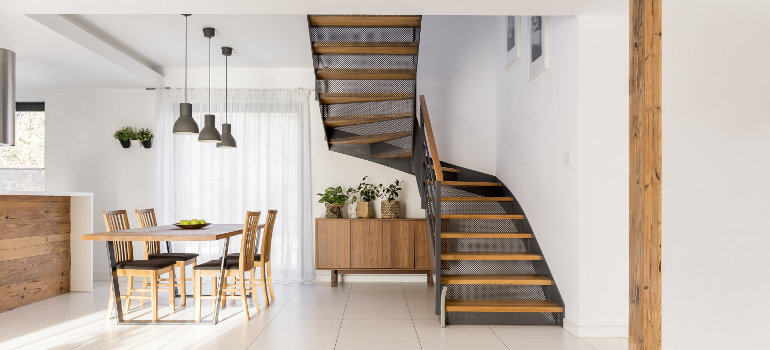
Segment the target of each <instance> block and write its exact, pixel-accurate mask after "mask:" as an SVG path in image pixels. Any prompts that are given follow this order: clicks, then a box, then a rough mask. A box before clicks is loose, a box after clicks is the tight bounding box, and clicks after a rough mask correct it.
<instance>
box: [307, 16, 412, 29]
mask: <svg viewBox="0 0 770 350" xmlns="http://www.w3.org/2000/svg"><path fill="white" fill-rule="evenodd" d="M308 22H309V23H310V25H311V26H313V27H371V28H376V27H419V26H420V16H398V15H396V16H372V15H369V16H367V15H359V16H345V15H312V16H308Z"/></svg>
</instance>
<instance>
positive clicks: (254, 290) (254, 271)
mask: <svg viewBox="0 0 770 350" xmlns="http://www.w3.org/2000/svg"><path fill="white" fill-rule="evenodd" d="M249 274H250V275H251V301H253V302H254V306H255V307H256V308H257V313H259V312H260V311H259V309H260V307H259V301H257V269H256V268H253V269H251V272H250V273H249Z"/></svg>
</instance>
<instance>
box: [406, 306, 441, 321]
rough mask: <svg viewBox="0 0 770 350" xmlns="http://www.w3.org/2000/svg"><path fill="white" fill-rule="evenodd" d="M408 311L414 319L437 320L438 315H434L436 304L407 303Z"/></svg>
mask: <svg viewBox="0 0 770 350" xmlns="http://www.w3.org/2000/svg"><path fill="white" fill-rule="evenodd" d="M409 313H410V314H411V315H412V319H415V320H438V318H439V315H436V306H435V305H433V304H430V305H412V304H409Z"/></svg>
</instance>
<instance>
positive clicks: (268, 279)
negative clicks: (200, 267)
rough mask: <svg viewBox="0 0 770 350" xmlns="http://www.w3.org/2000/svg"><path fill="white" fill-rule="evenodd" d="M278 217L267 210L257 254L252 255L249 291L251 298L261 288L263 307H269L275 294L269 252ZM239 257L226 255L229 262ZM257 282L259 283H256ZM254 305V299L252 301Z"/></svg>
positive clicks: (238, 255) (276, 211) (275, 211)
mask: <svg viewBox="0 0 770 350" xmlns="http://www.w3.org/2000/svg"><path fill="white" fill-rule="evenodd" d="M277 215H278V210H268V211H267V218H266V219H265V228H264V231H263V234H262V243H261V244H260V245H259V253H256V251H257V250H256V249H255V250H254V251H255V254H254V269H252V270H251V280H250V281H249V282H250V283H249V288H248V289H249V290H250V291H251V293H252V297H253V296H254V295H255V294H256V293H257V287H262V295H263V296H264V299H265V306H268V305H270V300H273V301H274V300H275V293H274V292H273V273H272V269H271V263H270V251H271V248H272V242H273V227H274V226H275V218H276V216H277ZM239 257H240V254H239V253H234V254H228V255H227V258H228V259H230V260H237V259H238V258H239ZM257 268H259V273H260V275H261V276H260V279H259V280H257V278H256V276H257ZM257 281H259V283H257ZM268 288H269V289H270V298H269V299H268V297H267V294H268ZM254 303H255V304H256V303H257V302H256V299H255V300H254Z"/></svg>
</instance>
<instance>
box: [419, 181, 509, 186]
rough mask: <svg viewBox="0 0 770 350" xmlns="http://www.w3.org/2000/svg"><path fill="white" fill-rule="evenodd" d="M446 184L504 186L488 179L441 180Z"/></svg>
mask: <svg viewBox="0 0 770 350" xmlns="http://www.w3.org/2000/svg"><path fill="white" fill-rule="evenodd" d="M428 183H431V184H432V183H433V181H428ZM441 184H442V185H444V186H477V187H500V186H502V184H501V183H499V182H486V181H443V182H441Z"/></svg>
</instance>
